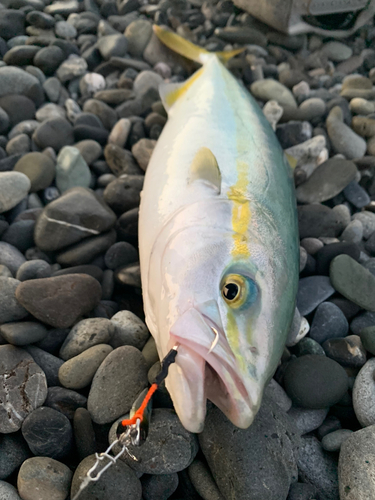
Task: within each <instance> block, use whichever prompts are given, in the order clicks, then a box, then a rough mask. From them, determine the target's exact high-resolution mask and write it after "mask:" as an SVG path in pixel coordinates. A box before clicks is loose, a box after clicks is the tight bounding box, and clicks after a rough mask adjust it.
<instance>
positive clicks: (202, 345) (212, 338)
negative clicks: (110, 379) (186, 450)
mask: <svg viewBox="0 0 375 500" xmlns="http://www.w3.org/2000/svg"><path fill="white" fill-rule="evenodd" d="M216 316H217V315H216ZM215 319H216V321H215V322H214V321H213V320H212V318H210V317H208V316H206V315H204V314H202V313H201V312H200V311H198V310H197V309H195V308H192V309H189V310H188V311H186V312H185V313H184V314H183V315H182V316H181V317H180V318H179V319H178V320H177V321H176V322H175V324H174V325H173V326H172V328H171V330H170V344H169V346H170V347H173V346H174V345H176V344H179V348H178V355H177V357H176V363H175V364H173V365H171V367H170V375H169V376H168V378H167V380H166V384H167V388H168V390H169V392H170V394H171V397H172V400H173V403H174V406H175V410H176V412H177V414H178V416H179V418H180V420H181V422H182V424H183V425H184V427H185V428H186V429H187V430H189V431H190V432H201V431H202V430H203V427H204V420H205V416H206V402H207V399H209V400H210V401H212V402H213V403H214V404H215V405H216V406H217V407H218V408H219V409H220V410H221V411H222V412H223V413H224V414H225V415H226V416H227V418H229V420H230V421H231V422H232V423H233V424H234V425H236V426H237V427H241V428H247V427H248V426H249V425H250V424H251V423H252V421H253V419H254V416H255V414H256V411H257V409H258V406H259V405H258V404H257V402H258V394H256V392H257V391H256V388H257V387H258V384H257V383H256V380H255V379H253V378H252V377H250V376H249V375H248V374H243V373H241V371H240V369H239V366H238V362H237V360H236V358H235V356H234V354H233V351H232V350H231V348H230V346H229V343H228V341H227V338H226V336H225V333H224V329H223V327H222V324H221V321H220V320H218V318H217V317H216V318H215ZM213 345H214V347H213V348H212V346H213Z"/></svg>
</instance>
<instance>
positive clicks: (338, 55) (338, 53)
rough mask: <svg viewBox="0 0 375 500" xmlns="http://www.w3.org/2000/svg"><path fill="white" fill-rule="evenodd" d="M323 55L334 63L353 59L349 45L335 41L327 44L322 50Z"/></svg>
mask: <svg viewBox="0 0 375 500" xmlns="http://www.w3.org/2000/svg"><path fill="white" fill-rule="evenodd" d="M322 53H323V54H324V55H325V56H327V57H328V59H330V60H331V61H333V62H342V61H345V60H346V59H349V57H351V55H352V54H353V50H352V49H351V48H350V47H348V46H347V45H345V44H343V43H341V42H338V41H336V40H335V41H331V42H328V43H325V44H324V45H323V48H322Z"/></svg>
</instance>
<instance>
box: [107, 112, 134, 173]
mask: <svg viewBox="0 0 375 500" xmlns="http://www.w3.org/2000/svg"><path fill="white" fill-rule="evenodd" d="M130 129H131V121H130V120H129V119H128V118H121V119H120V120H119V121H118V122H117V123H116V124H115V125H114V127H113V128H112V130H111V133H110V134H109V137H108V144H115V145H116V146H119V147H120V148H123V147H125V144H126V141H127V139H128V137H129V133H130ZM124 173H126V172H124Z"/></svg>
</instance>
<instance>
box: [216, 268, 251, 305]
mask: <svg viewBox="0 0 375 500" xmlns="http://www.w3.org/2000/svg"><path fill="white" fill-rule="evenodd" d="M221 294H222V296H223V299H224V300H225V302H226V303H227V304H228V305H230V306H232V307H239V306H241V305H242V304H243V303H244V301H245V300H246V295H247V293H246V280H245V278H244V277H243V276H241V275H240V274H228V275H227V276H225V278H224V279H223V281H222V283H221Z"/></svg>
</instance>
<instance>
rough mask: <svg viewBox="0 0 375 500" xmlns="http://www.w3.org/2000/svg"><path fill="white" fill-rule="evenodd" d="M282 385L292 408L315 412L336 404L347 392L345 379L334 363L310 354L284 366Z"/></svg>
mask: <svg viewBox="0 0 375 500" xmlns="http://www.w3.org/2000/svg"><path fill="white" fill-rule="evenodd" d="M327 380H329V381H330V383H329V384H327ZM284 385H285V390H286V393H287V394H288V396H289V397H290V398H291V399H292V401H293V402H294V403H295V404H296V405H298V406H301V407H303V408H312V409H319V408H326V407H328V406H332V405H334V404H335V403H337V402H338V401H340V399H341V398H342V397H343V395H344V394H345V392H346V391H347V388H348V377H347V375H346V372H345V370H344V369H343V368H342V367H341V366H340V365H339V364H338V363H337V362H336V361H333V360H332V359H329V358H327V357H326V356H320V355H311V354H310V355H306V356H301V357H299V358H297V359H294V360H292V361H291V362H290V363H289V364H288V367H287V369H286V372H285V375H284Z"/></svg>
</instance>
